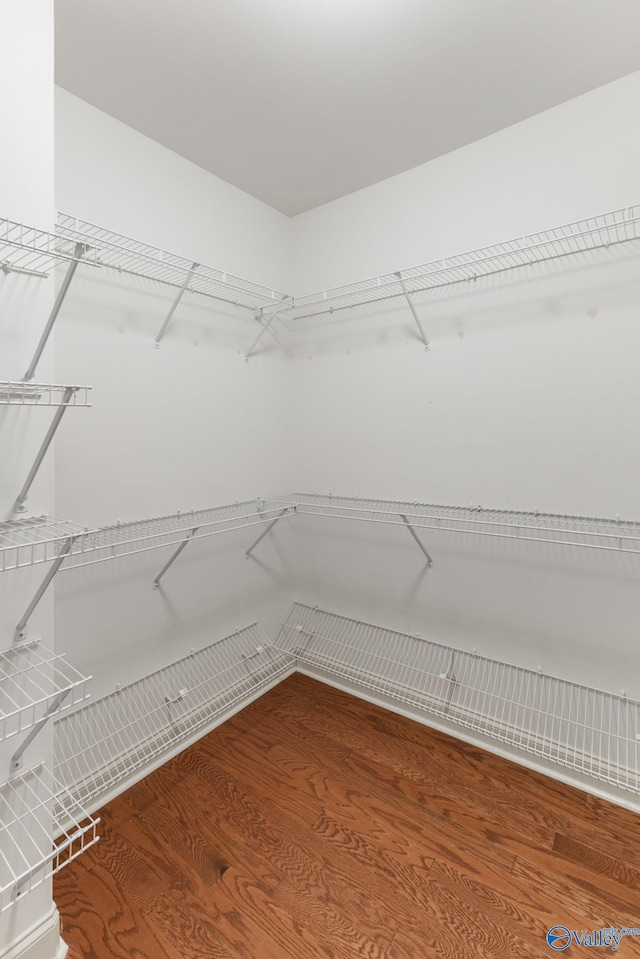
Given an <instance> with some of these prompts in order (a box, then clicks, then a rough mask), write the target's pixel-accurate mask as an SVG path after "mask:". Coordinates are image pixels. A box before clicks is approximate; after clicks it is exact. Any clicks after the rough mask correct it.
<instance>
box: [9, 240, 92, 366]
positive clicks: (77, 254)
mask: <svg viewBox="0 0 640 959" xmlns="http://www.w3.org/2000/svg"><path fill="white" fill-rule="evenodd" d="M89 249H90V247H88V246H87V244H86V243H76V245H75V248H74V251H73V255H74V259H73V260H72V262H71V263H70V265H69V269H68V270H67V273H66V276H65V278H64V280H63V283H62V286H61V287H60V292H59V293H58V295H57V297H56V301H55V303H54V304H53V309H52V310H51V313H50V314H49V319H48V320H47V323H46V326H45V328H44V330H43V331H42V336H41V337H40V342H39V343H38V345H37V347H36V351H35V353H34V354H33V359H32V360H31V363H30V364H29V368H28V370H27V372H26V373H25V374H24V377H23V379H25V380H32V379H33V377H34V375H35V372H36V366H37V365H38V362H39V360H40V357H41V356H42V351H43V350H44V348H45V346H46V345H47V340H48V339H49V336H50V334H51V331H52V329H53V324H54V323H55V321H56V319H57V318H58V313H59V312H60V308H61V306H62V304H63V303H64V299H65V297H66V295H67V292H68V290H69V286H70V285H71V281H72V279H73V275H74V273H75V272H76V270H77V268H78V263H80V261H81V260H82V259H83V258H84V256H85V254H86V252H87V250H89Z"/></svg>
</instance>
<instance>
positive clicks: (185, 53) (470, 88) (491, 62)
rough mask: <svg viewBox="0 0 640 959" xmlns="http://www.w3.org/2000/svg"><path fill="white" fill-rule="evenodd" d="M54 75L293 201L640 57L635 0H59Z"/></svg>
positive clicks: (566, 94) (324, 194)
mask: <svg viewBox="0 0 640 959" xmlns="http://www.w3.org/2000/svg"><path fill="white" fill-rule="evenodd" d="M55 16H56V82H57V83H59V84H60V86H62V87H64V88H65V89H67V90H69V91H70V92H71V93H73V94H75V95H76V96H78V97H81V98H82V99H84V100H87V101H88V102H89V103H91V104H93V105H94V106H96V107H98V108H99V109H100V110H103V111H105V112H106V113H109V114H111V115H112V116H113V117H116V118H117V119H118V120H121V121H122V122H124V123H126V124H128V125H129V126H131V127H133V128H134V129H136V130H139V131H140V132H141V133H143V134H145V135H146V136H148V137H151V138H152V139H153V140H156V141H158V142H159V143H161V144H163V145H164V146H166V147H168V148H169V149H171V150H173V151H175V152H176V153H179V154H181V155H182V156H184V157H186V158H187V159H189V160H192V161H193V162H194V163H197V164H198V165H199V166H201V167H203V168H204V169H206V170H209V171H210V172H211V173H214V174H216V176H218V177H221V178H222V179H223V180H226V181H228V182H229V183H232V184H234V185H235V186H237V187H239V188H240V189H242V190H244V191H245V192H247V193H250V194H251V195H253V196H255V197H257V198H259V199H260V200H263V201H264V202H265V203H267V204H269V205H270V206H272V207H274V208H276V209H278V210H281V211H282V212H283V213H286V214H287V215H289V216H293V215H296V214H298V213H301V212H303V211H306V210H309V209H312V208H314V207H316V206H319V205H321V204H323V203H327V202H328V201H330V200H333V199H336V198H337V197H340V196H344V195H346V194H348V193H352V192H353V191H355V190H359V189H361V188H363V187H366V186H369V185H370V184H372V183H376V182H378V181H379V180H383V179H385V178H387V177H389V176H393V175H394V174H396V173H400V172H402V171H404V170H408V169H411V168H412V167H415V166H417V165H419V164H421V163H424V162H426V161H427V160H430V159H433V158H434V157H437V156H440V155H442V154H444V153H447V152H449V151H450V150H454V149H456V148H457V147H460V146H463V145H465V144H467V143H470V142H472V141H474V140H477V139H479V138H480V137H484V136H487V135H489V134H491V133H494V132H495V131H497V130H500V129H502V128H504V127H506V126H509V125H510V124H512V123H516V122H517V121H519V120H523V119H525V118H526V117H529V116H532V115H533V114H535V113H539V112H540V111H542V110H545V109H547V108H549V107H552V106H555V105H556V104H558V103H561V102H563V101H564V100H568V99H570V98H571V97H574V96H577V95H579V94H581V93H584V92H586V91H588V90H591V89H594V88H595V87H597V86H601V85H602V84H604V83H607V82H609V81H611V80H615V79H617V78H619V77H621V76H624V75H626V74H628V73H631V72H633V71H635V70H638V69H640V43H639V42H638V37H640V3H639V2H638V0H606V2H605V0H179V2H176V0H91V2H87V0H55Z"/></svg>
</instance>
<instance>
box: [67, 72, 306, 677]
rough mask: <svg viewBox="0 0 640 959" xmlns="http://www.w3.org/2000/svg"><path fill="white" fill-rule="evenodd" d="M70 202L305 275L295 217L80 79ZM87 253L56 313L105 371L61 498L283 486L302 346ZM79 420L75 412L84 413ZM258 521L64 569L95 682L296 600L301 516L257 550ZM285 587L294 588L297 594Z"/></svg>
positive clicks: (131, 510)
mask: <svg viewBox="0 0 640 959" xmlns="http://www.w3.org/2000/svg"><path fill="white" fill-rule="evenodd" d="M56 203H57V205H58V208H59V209H61V210H64V211H65V212H70V213H72V214H73V215H75V216H78V217H80V218H83V219H88V220H91V221H95V222H98V223H99V224H100V225H101V226H106V227H110V228H112V229H114V230H116V231H117V232H122V233H125V234H130V235H132V236H134V237H135V238H137V239H143V240H146V241H147V242H149V243H152V244H155V245H158V246H161V247H163V248H165V249H168V250H169V251H171V252H175V253H179V254H181V255H184V256H187V257H189V258H193V259H195V260H197V261H198V262H201V263H206V264H209V265H211V266H215V267H219V268H221V269H225V270H227V271H229V272H231V273H235V274H236V275H239V276H245V277H247V278H248V279H251V280H253V281H257V282H264V283H267V284H269V285H272V286H274V287H276V288H284V289H285V290H286V289H287V287H288V283H289V273H288V271H289V246H288V237H289V231H288V227H289V223H288V220H287V218H286V217H284V216H283V215H282V214H279V213H276V212H275V211H273V210H271V209H270V208H269V207H267V206H265V205H264V204H263V203H260V202H258V201H257V200H255V199H253V198H251V197H249V196H247V195H245V194H243V193H241V192H240V191H239V190H237V189H235V188H234V187H231V186H229V185H228V184H226V183H224V182H223V181H221V180H219V179H217V178H216V177H213V176H211V175H210V174H207V173H205V172H204V171H203V170H201V169H200V168H198V167H196V166H194V165H193V164H192V163H189V162H188V161H186V160H184V159H182V158H181V157H178V156H177V155H175V154H173V153H171V152H170V151H168V150H166V149H164V148H163V147H161V146H159V145H158V144H156V143H153V142H152V141H151V140H149V139H147V138H146V137H144V136H142V135H141V134H138V133H136V132H135V131H133V130H131V129H128V128H127V127H125V126H124V125H123V124H121V123H118V122H117V121H115V120H114V119H112V118H111V117H109V116H107V115H105V114H103V113H101V112H100V111H98V110H96V109H94V108H92V107H90V106H89V105H88V104H86V103H84V102H83V101H81V100H78V99H77V98H75V97H73V96H71V95H70V94H68V93H66V92H65V91H63V90H57V93H56ZM174 296H175V291H173V290H171V289H170V288H163V287H160V286H154V285H153V284H150V283H148V282H145V281H140V280H136V279H132V278H128V279H127V278H123V277H121V276H118V275H116V274H114V273H113V272H108V271H96V270H93V271H92V270H91V269H90V268H89V267H81V268H80V269H79V270H78V273H77V276H76V278H75V279H74V281H73V284H72V287H71V290H70V293H69V296H68V298H67V301H66V302H65V305H64V308H63V310H62V312H61V315H60V320H59V322H58V324H57V330H56V338H57V339H56V349H57V354H56V355H57V368H56V369H57V372H56V375H57V377H58V378H59V379H61V380H63V381H67V380H68V381H69V382H72V383H78V382H80V383H86V384H88V385H91V386H92V387H93V388H94V398H93V403H94V406H93V408H92V409H91V410H78V411H76V414H75V416H74V419H73V422H67V423H65V424H64V429H62V430H61V431H60V437H59V445H58V456H57V461H56V462H57V477H56V478H57V509H58V513H59V515H61V516H63V517H67V518H72V519H75V520H77V521H80V522H82V523H86V524H88V525H103V524H110V523H114V522H116V521H117V520H125V521H126V520H132V519H144V518H148V517H152V516H159V515H163V514H169V513H175V512H176V511H177V510H189V509H192V508H195V509H198V508H204V507H208V506H216V505H221V504H224V503H228V502H234V501H235V500H244V499H249V498H255V497H258V496H268V495H273V494H274V493H275V492H277V491H280V490H282V489H285V488H286V487H287V486H288V482H289V475H290V467H291V446H290V432H289V423H288V389H287V385H288V384H287V380H286V375H285V371H286V368H287V355H286V352H285V351H284V350H283V349H282V346H281V344H282V328H281V327H280V328H278V327H277V321H276V323H274V327H275V329H274V333H273V335H272V333H271V331H270V332H269V333H268V334H266V335H265V336H264V337H263V339H262V340H261V342H260V344H259V346H258V349H257V350H256V353H255V355H254V356H252V357H251V359H250V360H249V361H248V362H245V356H244V354H245V352H246V350H247V349H248V347H249V346H250V344H251V342H252V341H253V339H254V337H255V335H256V332H257V329H258V327H257V325H256V322H255V319H254V318H253V316H252V315H251V314H249V313H246V312H243V311H240V310H237V309H234V308H232V307H229V308H225V307H223V306H222V305H217V304H216V303H215V302H214V301H211V302H207V301H204V302H202V301H195V300H193V299H190V297H189V296H187V297H185V298H184V299H183V301H182V302H181V304H180V306H179V308H178V310H177V311H176V313H175V314H174V317H173V320H172V322H171V324H170V326H169V327H168V329H167V332H166V334H165V336H164V338H163V340H162V343H161V344H160V349H154V348H153V341H154V337H155V335H156V333H157V332H158V330H159V328H160V326H161V324H162V322H163V320H164V317H165V315H166V314H167V311H168V310H169V307H170V305H171V303H172V301H173V298H174ZM69 419H70V417H69ZM258 532H259V529H247V530H245V531H244V532H242V533H238V534H233V535H230V536H224V537H215V538H212V539H208V540H205V541H203V542H202V543H200V544H199V543H194V544H191V545H190V546H189V547H188V548H187V549H186V550H185V551H184V552H183V554H182V555H181V557H180V559H179V560H178V562H177V563H176V564H175V565H174V566H173V567H172V569H171V570H170V572H169V573H168V574H167V575H166V577H165V579H164V580H163V583H162V588H161V590H159V591H153V590H152V588H151V584H152V581H153V578H154V577H155V575H156V574H157V573H158V572H159V570H160V569H161V568H162V566H163V565H164V563H165V561H166V560H167V559H168V557H169V555H170V554H171V552H172V549H171V548H165V549H163V550H158V551H157V552H153V553H147V554H144V555H142V556H139V557H137V558H134V559H130V560H127V561H123V562H118V563H113V564H103V565H99V566H96V567H92V568H90V569H87V570H82V571H73V570H72V571H69V572H66V573H63V574H62V575H61V576H60V577H59V583H58V591H57V606H56V631H57V635H58V637H59V642H60V644H61V647H62V648H63V649H64V650H65V651H66V652H68V653H69V655H70V656H71V657H72V658H73V661H74V663H76V664H78V665H79V667H80V668H85V669H87V670H88V671H89V672H91V673H93V675H94V677H95V680H94V683H93V687H92V688H93V693H94V695H95V696H98V695H100V694H101V693H103V692H108V691H111V690H112V689H113V688H114V686H115V684H116V683H121V684H122V683H125V682H128V681H130V680H132V679H135V678H138V677H139V676H142V675H146V674H147V673H148V672H150V671H151V670H152V669H154V668H157V667H159V666H163V665H165V664H166V663H167V662H170V661H172V660H174V659H177V658H179V657H180V656H181V655H183V654H185V653H187V652H188V651H189V650H190V649H191V648H200V647H202V646H204V645H206V644H207V643H208V642H210V641H211V640H213V639H215V638H217V637H219V636H222V635H225V633H227V632H231V631H232V630H233V629H235V628H236V627H237V626H244V625H247V624H249V623H250V622H253V621H255V620H256V619H259V620H260V622H261V624H263V625H264V626H266V627H267V628H269V629H271V628H272V627H273V626H275V624H276V623H277V622H278V620H279V616H280V614H281V609H282V608H283V606H285V605H286V602H287V601H288V595H289V594H288V592H287V591H286V583H287V576H286V561H287V560H286V555H281V554H280V553H279V549H280V541H281V540H282V538H283V537H284V536H286V535H287V534H286V530H281V529H280V528H276V529H274V531H273V535H272V536H270V537H269V538H267V539H266V540H265V541H264V542H263V543H262V544H261V545H260V547H259V548H258V550H257V552H256V556H255V558H254V559H250V560H248V561H246V560H245V558H244V553H245V550H246V548H247V547H248V546H249V545H250V544H251V542H252V541H253V540H254V539H255V538H256V537H257V535H258ZM283 590H285V593H286V597H287V598H283V592H282V591H283Z"/></svg>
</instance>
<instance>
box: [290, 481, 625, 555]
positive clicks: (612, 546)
mask: <svg viewBox="0 0 640 959" xmlns="http://www.w3.org/2000/svg"><path fill="white" fill-rule="evenodd" d="M286 501H287V502H289V503H295V505H296V512H297V513H298V515H302V516H305V515H307V516H322V517H326V518H329V517H333V518H335V519H343V520H351V521H354V522H366V523H380V524H386V525H391V526H403V525H404V526H406V525H407V522H406V521H405V519H403V516H404V517H405V518H406V520H407V521H408V522H409V523H410V525H411V526H412V527H413V528H414V529H428V530H439V531H445V532H450V533H464V534H471V535H474V536H490V537H495V538H506V539H517V540H520V541H522V542H535V543H547V544H553V545H560V546H572V547H585V548H589V549H604V550H613V551H615V552H623V553H638V552H640V522H635V521H632V520H620V519H603V518H595V517H587V516H570V515H561V514H554V513H539V512H524V511H516V510H496V509H484V508H482V507H480V506H478V507H475V506H470V507H463V506H442V505H435V504H426V503H416V502H401V501H393V500H374V499H360V498H359V497H357V496H356V497H353V496H352V497H348V496H333V495H330V494H328V495H324V494H319V493H292V494H291V495H290V496H287V497H286Z"/></svg>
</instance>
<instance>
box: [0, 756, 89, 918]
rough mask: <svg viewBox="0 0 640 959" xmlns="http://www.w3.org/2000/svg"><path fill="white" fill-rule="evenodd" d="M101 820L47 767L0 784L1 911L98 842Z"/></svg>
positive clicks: (36, 768)
mask: <svg viewBox="0 0 640 959" xmlns="http://www.w3.org/2000/svg"><path fill="white" fill-rule="evenodd" d="M61 800H62V802H63V806H61ZM60 809H63V815H62V816H60V815H58V814H57V813H56V810H60ZM52 818H53V828H52ZM98 822H99V820H96V819H92V818H91V817H90V816H89V815H88V814H87V813H86V811H85V810H84V808H83V807H81V806H80V805H79V804H78V802H77V801H76V800H75V799H74V798H73V797H72V796H70V795H69V794H68V793H67V792H66V790H65V789H64V787H63V786H61V785H60V784H58V783H56V782H55V780H54V779H53V777H52V776H51V774H50V773H49V772H48V770H47V769H46V768H45V767H44V766H43V765H40V766H37V767H35V768H34V769H31V770H29V771H28V772H25V773H23V774H21V775H19V776H15V777H14V778H12V779H11V780H9V782H7V783H5V784H4V785H3V786H0V912H4V911H5V910H6V909H8V908H9V906H11V905H12V904H13V903H14V902H16V900H17V899H19V898H20V897H22V896H24V895H25V894H26V893H28V892H30V891H31V890H32V889H35V888H36V886H39V885H40V884H41V883H43V882H45V880H47V879H49V878H50V877H51V876H53V875H54V874H55V873H57V872H59V870H60V869H62V867H63V866H65V865H67V863H69V862H71V861H72V860H73V859H75V858H76V857H77V856H79V855H80V853H82V852H84V851H85V849H88V848H89V846H92V845H93V844H94V843H95V842H97V840H98V835H97V826H98ZM52 835H53V836H56V837H57V838H56V840H55V842H52V839H51V837H52Z"/></svg>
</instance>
